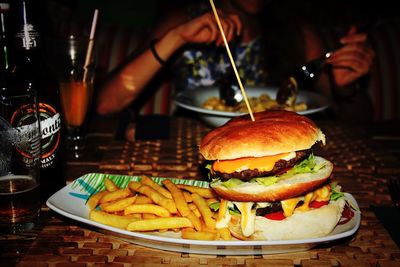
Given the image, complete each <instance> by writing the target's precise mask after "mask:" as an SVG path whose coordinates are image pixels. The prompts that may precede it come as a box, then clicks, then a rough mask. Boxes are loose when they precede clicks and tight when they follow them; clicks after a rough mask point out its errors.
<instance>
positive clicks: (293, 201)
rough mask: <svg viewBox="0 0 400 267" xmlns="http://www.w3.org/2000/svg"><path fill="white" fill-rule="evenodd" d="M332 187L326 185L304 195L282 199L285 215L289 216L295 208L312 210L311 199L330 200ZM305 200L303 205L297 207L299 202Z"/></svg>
mask: <svg viewBox="0 0 400 267" xmlns="http://www.w3.org/2000/svg"><path fill="white" fill-rule="evenodd" d="M331 194H332V192H331V187H330V185H324V186H323V187H320V188H318V189H317V190H315V191H313V192H309V193H308V194H306V195H305V196H304V197H295V198H290V199H286V200H282V201H281V205H282V210H283V214H284V215H285V217H289V216H291V215H292V214H293V212H294V211H295V210H298V211H308V210H310V207H309V205H310V202H311V201H328V200H329V199H330V197H331ZM300 201H303V205H301V206H300V207H297V208H296V206H297V204H298V203H299V202H300Z"/></svg>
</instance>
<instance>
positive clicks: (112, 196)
mask: <svg viewBox="0 0 400 267" xmlns="http://www.w3.org/2000/svg"><path fill="white" fill-rule="evenodd" d="M130 196H132V192H131V190H129V188H125V189H118V190H116V191H114V192H107V194H105V195H104V196H102V198H100V200H99V203H100V204H102V203H106V202H111V201H115V200H117V199H121V198H126V197H130Z"/></svg>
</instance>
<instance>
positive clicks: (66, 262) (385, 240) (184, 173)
mask: <svg viewBox="0 0 400 267" xmlns="http://www.w3.org/2000/svg"><path fill="white" fill-rule="evenodd" d="M110 121H114V120H113V119H112V118H111V119H110ZM316 122H317V124H318V125H319V126H320V127H321V128H322V130H323V131H324V133H325V134H326V136H327V145H326V146H324V147H321V148H318V149H317V151H315V154H318V155H321V156H323V157H326V158H327V159H329V160H331V161H332V162H333V163H334V165H335V169H334V172H333V176H334V178H335V179H337V180H338V182H339V183H340V184H341V185H342V187H343V189H344V190H345V191H347V192H349V193H351V194H352V195H353V196H354V197H355V198H356V200H357V202H358V204H359V205H360V207H361V211H362V220H361V226H360V228H359V230H358V232H357V233H356V234H355V235H354V236H352V237H350V238H346V239H343V240H338V241H336V242H334V243H329V244H324V245H322V246H318V247H316V248H313V249H312V250H309V251H305V252H296V253H288V254H275V255H251V256H221V255H197V254H188V253H177V252H169V251H162V250H156V249H151V248H146V247H142V246H138V245H134V244H130V243H127V242H125V241H122V240H119V239H118V238H116V237H113V236H112V235H104V234H101V233H99V232H97V231H96V230H95V229H92V228H90V227H88V226H86V225H82V224H80V223H77V222H76V221H72V220H69V219H67V218H65V217H62V216H59V215H57V214H54V213H52V212H49V211H48V210H47V211H46V210H44V212H43V214H44V215H43V218H42V219H41V222H42V224H41V225H38V226H37V227H36V228H35V229H34V230H33V231H31V232H29V233H26V234H22V235H18V236H4V235H3V236H0V249H1V250H0V251H1V254H0V265H14V264H15V263H16V262H18V263H19V265H20V266H29V267H31V266H97V265H107V266H131V265H135V266H188V265H201V266H237V265H253V266H400V249H399V247H398V246H397V245H396V243H395V242H394V240H393V239H392V237H391V236H390V234H389V232H388V231H387V230H386V229H385V227H384V226H383V224H382V223H381V222H380V221H379V220H378V219H377V217H376V215H375V213H374V211H373V207H375V206H378V207H387V208H392V203H391V200H390V196H389V193H388V190H387V187H386V181H387V179H388V178H390V177H399V176H400V164H399V163H398V162H399V158H398V157H396V154H394V153H391V154H389V153H387V152H385V151H384V150H383V146H382V144H380V143H377V142H375V141H374V140H373V138H372V136H371V135H370V134H369V133H370V131H369V130H368V129H367V128H360V127H355V126H351V125H343V124H338V123H336V122H333V121H329V120H328V121H326V120H325V121H316ZM94 125H95V127H94V128H92V130H91V132H90V133H89V135H88V143H87V148H86V151H87V154H86V156H85V157H84V158H83V159H82V160H80V161H74V162H68V169H67V176H68V181H69V182H70V181H72V180H74V179H76V178H78V177H80V176H81V175H83V174H85V173H88V172H102V173H110V174H127V175H141V174H147V175H150V176H162V177H178V178H186V179H202V177H203V176H202V175H203V172H202V163H203V159H202V157H201V156H200V155H199V153H198V144H199V142H200V140H201V138H202V136H204V134H205V133H206V132H207V131H209V130H210V129H209V128H208V127H207V126H205V125H204V124H202V123H201V122H199V121H197V120H195V119H188V118H173V119H171V120H170V128H171V132H170V138H169V139H167V140H150V141H149V140H148V141H146V140H137V141H135V142H127V141H123V140H120V141H118V140H115V139H114V138H113V131H114V129H115V124H107V123H105V122H102V121H97V122H95V123H94ZM113 125H114V126H113ZM104 126H108V128H106V129H104ZM159 130H162V129H159ZM397 144H398V143H397ZM389 147H393V146H389ZM393 212H397V211H396V210H394V209H393Z"/></svg>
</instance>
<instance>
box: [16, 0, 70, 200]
mask: <svg viewBox="0 0 400 267" xmlns="http://www.w3.org/2000/svg"><path fill="white" fill-rule="evenodd" d="M33 4H35V1H32V0H31V1H28V0H19V1H16V5H15V10H14V11H15V14H16V16H17V18H18V20H17V23H16V25H17V26H18V28H17V30H16V34H15V48H16V67H15V69H14V71H13V76H14V79H15V80H16V82H18V83H19V86H21V87H23V86H26V84H28V83H30V84H31V85H32V86H33V87H34V89H35V90H36V91H37V97H38V102H39V116H40V128H41V134H42V138H41V175H40V177H41V186H40V189H41V198H42V200H43V201H46V200H47V198H48V197H49V196H51V195H52V194H53V193H55V192H56V191H57V190H59V189H61V188H62V187H63V186H64V185H65V184H66V179H65V172H64V171H63V166H64V164H63V159H62V154H63V153H62V149H63V145H62V142H63V136H62V135H63V132H64V130H63V124H62V118H61V104H60V91H59V84H58V81H57V79H56V76H55V75H54V74H53V73H52V72H51V70H50V68H49V67H48V66H47V64H46V62H45V60H44V56H43V51H42V47H41V41H42V40H41V36H40V34H39V30H38V28H37V24H35V17H34V14H33V12H31V8H32V6H30V5H33Z"/></svg>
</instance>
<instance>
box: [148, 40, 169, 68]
mask: <svg viewBox="0 0 400 267" xmlns="http://www.w3.org/2000/svg"><path fill="white" fill-rule="evenodd" d="M157 42H158V39H153V40H152V41H151V43H150V51H151V53H152V54H153V56H154V58H155V59H156V60H157V61H158V63H160V65H165V63H166V62H165V60H164V59H162V58H161V57H160V55H159V54H158V53H157V51H156V47H155V45H156V43H157Z"/></svg>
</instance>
